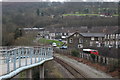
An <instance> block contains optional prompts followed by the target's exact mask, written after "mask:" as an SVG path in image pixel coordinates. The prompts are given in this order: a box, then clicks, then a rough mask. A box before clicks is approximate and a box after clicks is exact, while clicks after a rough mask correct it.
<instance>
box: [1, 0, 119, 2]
mask: <svg viewBox="0 0 120 80" xmlns="http://www.w3.org/2000/svg"><path fill="white" fill-rule="evenodd" d="M0 1H2V2H40V1H46V2H53V1H55V2H58V1H59V2H63V1H65V2H66V1H69V2H83V1H84V2H86V1H87V2H118V1H120V0H0Z"/></svg>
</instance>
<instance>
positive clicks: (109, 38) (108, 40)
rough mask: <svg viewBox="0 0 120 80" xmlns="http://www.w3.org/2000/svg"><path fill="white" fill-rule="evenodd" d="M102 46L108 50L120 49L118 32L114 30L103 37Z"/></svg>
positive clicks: (119, 33)
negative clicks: (112, 48)
mask: <svg viewBox="0 0 120 80" xmlns="http://www.w3.org/2000/svg"><path fill="white" fill-rule="evenodd" d="M119 30H120V29H119ZM104 44H105V47H109V48H110V47H115V48H118V47H120V32H119V31H118V30H116V31H115V32H113V33H110V34H106V35H105V36H104Z"/></svg>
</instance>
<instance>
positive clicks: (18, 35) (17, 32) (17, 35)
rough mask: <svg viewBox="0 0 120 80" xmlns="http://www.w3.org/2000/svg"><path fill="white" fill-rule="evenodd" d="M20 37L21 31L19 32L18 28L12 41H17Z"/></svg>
mask: <svg viewBox="0 0 120 80" xmlns="http://www.w3.org/2000/svg"><path fill="white" fill-rule="evenodd" d="M21 36H22V30H20V29H19V28H17V29H16V30H15V35H14V39H17V38H18V37H21Z"/></svg>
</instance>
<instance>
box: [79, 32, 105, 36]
mask: <svg viewBox="0 0 120 80" xmlns="http://www.w3.org/2000/svg"><path fill="white" fill-rule="evenodd" d="M80 34H81V35H82V36H84V37H104V35H105V34H104V33H80Z"/></svg>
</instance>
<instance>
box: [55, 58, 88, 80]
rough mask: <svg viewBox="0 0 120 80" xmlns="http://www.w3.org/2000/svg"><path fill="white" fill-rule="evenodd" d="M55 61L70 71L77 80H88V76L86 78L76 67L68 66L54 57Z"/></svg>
mask: <svg viewBox="0 0 120 80" xmlns="http://www.w3.org/2000/svg"><path fill="white" fill-rule="evenodd" d="M54 60H55V61H56V62H58V63H59V64H61V65H62V66H63V67H64V68H65V69H66V70H68V71H69V72H70V73H71V74H72V75H73V76H74V77H75V78H76V79H77V78H82V80H88V79H87V78H86V76H84V75H83V74H82V73H81V72H80V71H79V70H77V69H76V68H75V67H74V66H72V65H70V64H68V63H67V62H65V61H63V60H61V59H59V58H58V57H55V56H54Z"/></svg>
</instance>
